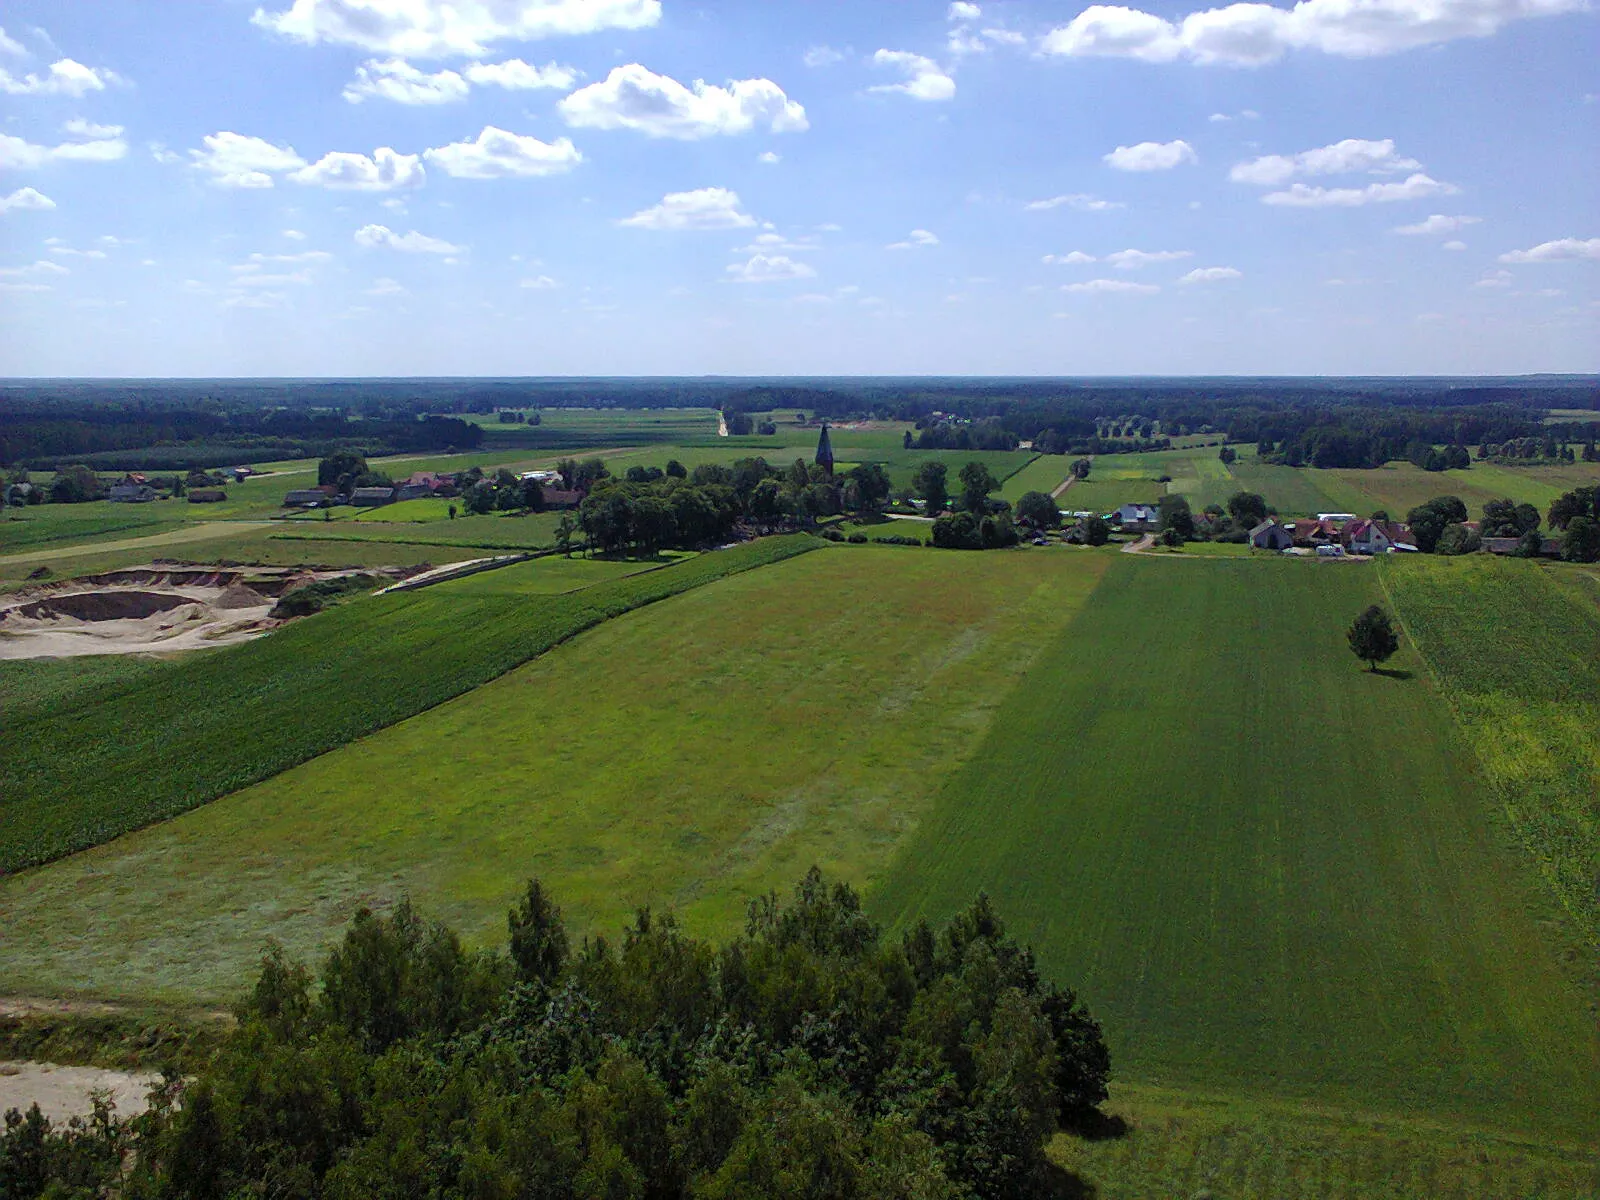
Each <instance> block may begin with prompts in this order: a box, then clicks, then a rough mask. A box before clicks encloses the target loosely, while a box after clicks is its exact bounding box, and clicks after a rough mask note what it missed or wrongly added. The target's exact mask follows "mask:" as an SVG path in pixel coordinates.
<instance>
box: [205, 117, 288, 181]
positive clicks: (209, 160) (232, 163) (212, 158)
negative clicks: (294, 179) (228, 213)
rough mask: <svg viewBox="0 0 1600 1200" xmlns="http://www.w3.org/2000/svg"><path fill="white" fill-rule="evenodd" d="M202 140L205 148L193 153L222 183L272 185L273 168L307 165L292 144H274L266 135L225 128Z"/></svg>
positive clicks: (208, 171)
mask: <svg viewBox="0 0 1600 1200" xmlns="http://www.w3.org/2000/svg"><path fill="white" fill-rule="evenodd" d="M200 140H201V141H202V142H203V143H204V144H205V149H203V150H191V151H189V157H190V158H192V159H193V160H194V165H195V166H196V167H197V168H199V169H200V170H202V171H204V172H206V173H207V174H208V175H210V176H211V181H212V182H213V183H215V184H216V185H217V186H218V187H234V188H269V187H271V186H272V173H273V172H277V171H294V170H298V169H299V168H301V167H303V166H305V165H306V161H305V159H303V158H301V157H300V156H299V155H298V154H296V153H295V152H294V150H293V149H292V148H291V147H289V146H274V145H273V144H272V143H271V142H268V141H265V140H264V139H262V138H257V137H246V136H245V135H244V134H240V133H229V132H227V131H223V132H220V133H210V134H207V135H206V136H205V137H203V138H201V139H200Z"/></svg>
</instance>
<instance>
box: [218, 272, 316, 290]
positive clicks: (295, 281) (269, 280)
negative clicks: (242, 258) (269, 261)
mask: <svg viewBox="0 0 1600 1200" xmlns="http://www.w3.org/2000/svg"><path fill="white" fill-rule="evenodd" d="M310 282H311V272H310V271H286V272H282V273H280V274H277V275H273V274H270V273H256V272H251V273H247V274H241V275H238V276H236V277H235V278H234V280H233V286H234V287H284V286H288V285H293V286H296V287H305V286H306V285H308V284H309V283H310Z"/></svg>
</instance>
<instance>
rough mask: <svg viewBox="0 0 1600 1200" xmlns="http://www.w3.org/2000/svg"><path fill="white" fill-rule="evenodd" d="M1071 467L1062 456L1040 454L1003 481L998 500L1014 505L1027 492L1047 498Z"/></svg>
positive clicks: (1065, 457)
mask: <svg viewBox="0 0 1600 1200" xmlns="http://www.w3.org/2000/svg"><path fill="white" fill-rule="evenodd" d="M1071 465H1072V459H1071V458H1069V457H1068V456H1066V455H1064V454H1041V455H1039V457H1038V458H1036V459H1034V460H1033V461H1032V462H1031V463H1029V464H1028V465H1027V466H1025V467H1023V468H1022V470H1020V471H1018V472H1017V473H1016V474H1015V475H1013V476H1011V478H1010V479H1007V480H1006V481H1005V486H1004V487H1002V488H1001V489H1000V498H1001V499H1003V500H1009V501H1011V503H1012V504H1015V503H1016V502H1017V501H1018V500H1020V499H1022V497H1023V496H1024V495H1025V494H1026V493H1028V492H1043V493H1044V494H1045V495H1046V496H1048V495H1049V494H1050V493H1051V492H1053V491H1055V490H1056V488H1058V487H1060V486H1061V482H1062V480H1064V479H1066V477H1067V474H1068V471H1067V468H1068V467H1070V466H1071ZM958 470H959V468H958ZM958 486H959V485H958Z"/></svg>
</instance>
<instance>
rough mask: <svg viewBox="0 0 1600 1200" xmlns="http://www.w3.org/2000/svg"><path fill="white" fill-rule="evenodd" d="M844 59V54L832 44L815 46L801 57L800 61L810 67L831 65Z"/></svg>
mask: <svg viewBox="0 0 1600 1200" xmlns="http://www.w3.org/2000/svg"><path fill="white" fill-rule="evenodd" d="M843 60H844V54H843V53H842V52H841V51H838V50H835V49H834V48H833V47H832V46H813V47H811V49H809V50H807V51H806V52H805V53H804V54H803V55H801V57H800V61H801V62H803V63H805V64H806V66H808V67H831V66H833V64H834V63H836V62H842V61H843Z"/></svg>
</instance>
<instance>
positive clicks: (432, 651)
mask: <svg viewBox="0 0 1600 1200" xmlns="http://www.w3.org/2000/svg"><path fill="white" fill-rule="evenodd" d="M816 545H818V543H817V542H816V541H815V540H814V539H811V538H806V537H790V538H778V539H769V540H767V541H763V542H757V543H754V544H751V545H748V546H742V547H739V548H736V549H734V550H729V551H726V552H723V553H720V554H711V555H704V556H702V557H700V558H697V559H694V560H692V561H690V562H687V563H683V564H681V565H679V566H676V567H673V568H672V569H670V570H665V571H659V572H651V573H649V574H647V575H643V576H639V577H636V578H632V579H623V580H618V581H615V582H610V583H604V584H600V585H598V586H596V587H593V588H589V589H587V590H585V591H582V592H577V593H572V594H569V595H560V596H547V597H538V596H529V595H522V594H519V593H516V592H513V593H512V594H509V595H507V594H504V593H502V592H498V591H494V590H482V591H478V590H468V591H465V592H457V591H456V590H455V585H451V584H444V585H440V586H438V587H434V588H429V589H426V590H423V591H418V592H407V593H400V594H395V595H389V596H373V597H366V598H363V599H360V600H356V601H353V602H351V603H349V604H345V605H341V606H340V607H338V608H336V609H334V610H332V611H330V612H326V613H322V614H319V615H318V616H315V617H311V618H308V619H306V620H304V621H299V622H296V623H294V624H292V625H289V626H287V627H285V628H284V629H282V630H280V631H279V632H277V633H274V634H273V635H271V636H270V637H266V638H262V639H259V640H257V641H253V642H249V643H246V644H244V645H241V646H235V647H229V648H227V649H224V650H218V651H215V652H212V653H207V654H205V655H203V656H201V657H197V658H194V659H189V660H185V661H184V662H182V663H179V664H177V665H175V666H173V667H172V668H171V669H169V670H167V671H163V672H161V673H159V674H158V675H154V676H150V677H146V678H142V679H133V680H131V681H129V682H127V683H126V684H124V685H122V686H120V687H118V688H116V689H115V690H113V691H111V692H110V693H109V694H107V695H104V696H100V697H96V698H95V699H94V700H93V701H92V702H88V703H85V702H82V701H80V700H79V699H77V698H65V699H63V701H62V702H60V703H59V704H55V705H51V706H49V707H44V708H40V709H39V710H37V711H36V712H35V713H34V714H33V715H32V716H30V717H28V718H27V719H25V720H23V721H19V722H17V724H16V725H15V726H13V727H9V728H8V729H7V730H6V737H5V740H4V743H3V744H0V817H3V821H0V871H16V870H19V869H20V868H22V867H26V866H31V865H34V864H37V863H41V862H47V861H49V860H50V859H53V858H58V857H60V856H62V855H64V854H69V853H71V852H73V851H75V850H81V849H83V848H85V847H88V846H93V845H97V844H99V843H100V842H104V841H107V840H108V839H110V838H112V837H115V836H116V835H117V834H119V833H125V832H127V831H128V830H130V829H136V828H138V827H139V826H141V825H145V824H148V823H150V822H152V821H158V820H161V819H163V818H166V817H171V816H175V815H176V814H178V813H180V812H184V811H185V810H187V809H190V808H193V807H195V806H196V805H199V804H204V803H205V802H206V801H208V800H213V799H215V798H216V797H217V796H220V795H224V794H225V793H227V792H230V791H234V790H236V789H238V788H240V787H244V786H246V785H248V784H250V783H254V782H256V781H257V780H261V779H266V778H268V777H270V776H272V775H275V774H277V773H278V772H280V771H283V770H286V769H287V768H289V767H292V766H294V765H295V764H297V763H301V762H304V761H305V760H306V759H308V758H312V757H314V756H315V755H318V754H322V753H325V752H327V751H328V750H331V749H333V748H334V747H336V746H341V745H344V744H345V743H346V742H349V741H352V740H354V739H355V738H359V737H363V736H365V735H367V734H370V733H372V732H373V731H375V730H378V729H381V728H383V727H384V726H386V725H391V724H393V723H394V722H396V721H400V720H404V719H405V718H406V717H410V716H414V715H415V714H417V713H419V712H422V711H424V710H425V709H428V708H431V707H432V706H434V705H436V704H439V703H442V702H443V701H445V700H448V699H450V698H451V697H453V696H458V695H460V694H461V693H462V692H465V691H468V690H470V689H471V688H474V687H476V686H478V685H479V684H481V683H485V682H487V681H488V680H490V679H493V678H494V677H495V676H497V675H501V674H503V673H504V672H506V671H508V670H510V669H511V668H512V667H515V666H517V665H518V664H520V663H523V662H526V661H527V660H528V659H529V658H532V657H533V656H535V655H537V654H541V653H543V652H544V651H546V650H548V649H549V648H550V647H551V646H554V645H556V644H558V643H560V642H562V641H564V640H565V639H567V638H569V637H571V636H572V635H573V634H575V633H578V632H580V631H582V630H584V629H587V628H589V627H590V626H593V625H595V624H598V623H599V622H601V621H604V620H606V619H608V618H610V617H614V616H616V615H617V614H618V613H622V612H627V611H628V610H629V609H633V608H637V607H639V606H640V605H644V604H649V603H651V602H652V601H655V600H659V599H662V598H663V597H666V596H670V595H673V594H675V593H677V592H681V591H684V590H687V589H689V588H693V587H698V586H699V585H701V584H703V583H706V582H709V581H710V580H712V579H717V578H721V577H722V576H725V575H728V574H732V573H735V572H738V571H742V570H748V569H749V568H751V567H757V566H762V565H765V564H767V563H771V562H775V561H778V560H780V559H783V558H787V557H789V556H791V555H794V554H799V553H804V552H805V551H807V550H809V549H812V548H813V547H815V546H816Z"/></svg>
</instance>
